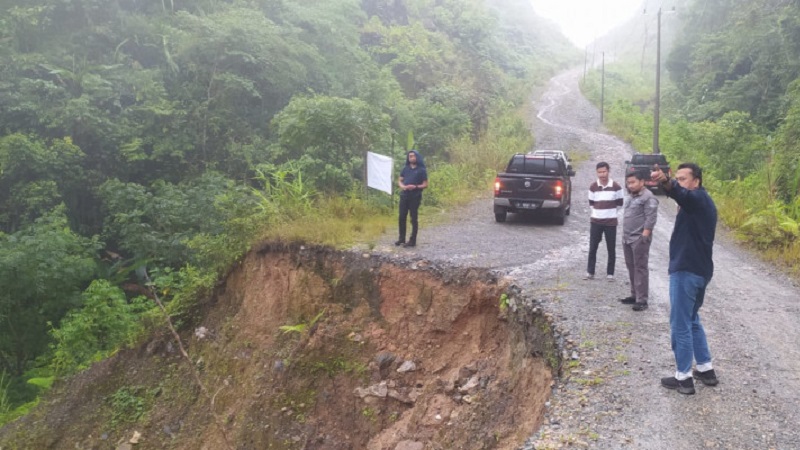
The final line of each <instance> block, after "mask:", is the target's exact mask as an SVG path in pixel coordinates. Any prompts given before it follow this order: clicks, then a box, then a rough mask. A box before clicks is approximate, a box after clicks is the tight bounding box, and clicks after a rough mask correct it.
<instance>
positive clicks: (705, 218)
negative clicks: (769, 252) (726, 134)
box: [650, 163, 717, 394]
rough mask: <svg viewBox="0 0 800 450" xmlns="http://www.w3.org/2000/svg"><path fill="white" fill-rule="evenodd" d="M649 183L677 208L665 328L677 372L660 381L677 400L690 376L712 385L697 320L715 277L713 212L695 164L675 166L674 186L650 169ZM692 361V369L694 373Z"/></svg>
mask: <svg viewBox="0 0 800 450" xmlns="http://www.w3.org/2000/svg"><path fill="white" fill-rule="evenodd" d="M650 177H651V179H652V180H653V181H656V182H658V183H660V184H661V186H662V187H663V188H664V191H665V192H666V193H667V195H668V196H669V197H670V198H673V199H675V201H676V202H677V203H678V206H679V207H680V208H679V209H678V216H677V218H676V219H675V227H674V228H673V230H672V238H671V240H670V242H669V303H670V314H669V325H670V334H671V341H672V351H673V353H674V354H675V363H676V365H677V369H676V371H675V376H673V377H666V378H662V379H661V385H662V386H664V387H665V388H667V389H676V390H677V391H678V392H680V393H681V394H694V381H693V379H692V377H693V376H694V378H697V379H698V380H699V381H701V382H702V383H703V384H705V385H707V386H715V385H716V384H717V375H716V373H715V372H714V368H713V366H712V365H711V352H710V351H709V349H708V342H707V341H706V333H705V330H704V329H703V325H702V324H701V323H700V315H699V314H698V312H699V310H700V307H701V306H703V299H704V297H705V293H706V286H708V283H709V282H710V281H711V276H712V275H713V274H714V261H713V259H712V249H713V246H714V235H715V233H716V228H717V207H716V206H715V205H714V201H713V200H712V199H711V197H710V196H709V195H708V192H706V190H705V189H704V188H703V172H702V170H701V169H700V167H699V166H698V165H697V164H694V163H683V164H681V165H680V166H678V171H677V172H676V175H675V179H674V180H670V179H669V178H667V176H666V175H664V172H662V171H661V169H660V168H658V166H654V167H653V172H651V174H650ZM692 360H694V361H695V362H696V363H697V365H696V368H695V370H694V371H692Z"/></svg>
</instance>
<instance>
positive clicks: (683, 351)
mask: <svg viewBox="0 0 800 450" xmlns="http://www.w3.org/2000/svg"><path fill="white" fill-rule="evenodd" d="M709 281H711V279H706V278H703V277H701V276H700V275H696V274H694V273H691V272H674V273H672V274H671V275H670V277H669V303H670V312H669V326H670V331H671V339H672V351H673V352H674V353H675V363H676V364H677V371H678V372H680V373H682V374H691V371H692V360H693V359H694V360H695V361H696V362H697V364H706V363H709V362H711V352H709V350H708V342H707V341H706V332H705V330H703V325H701V324H700V315H699V314H698V311H699V310H700V307H701V306H703V298H704V297H705V294H706V286H708V282H709Z"/></svg>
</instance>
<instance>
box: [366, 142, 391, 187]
mask: <svg viewBox="0 0 800 450" xmlns="http://www.w3.org/2000/svg"><path fill="white" fill-rule="evenodd" d="M392 165H393V162H392V158H390V157H388V156H383V155H379V154H377V153H372V152H367V186H369V187H371V188H373V189H377V190H379V191H383V192H386V193H387V194H390V195H391V193H392Z"/></svg>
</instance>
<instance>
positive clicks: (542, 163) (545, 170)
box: [506, 155, 561, 175]
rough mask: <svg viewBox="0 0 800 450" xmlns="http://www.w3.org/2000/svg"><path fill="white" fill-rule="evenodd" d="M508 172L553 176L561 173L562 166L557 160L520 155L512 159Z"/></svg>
mask: <svg viewBox="0 0 800 450" xmlns="http://www.w3.org/2000/svg"><path fill="white" fill-rule="evenodd" d="M506 172H509V173H530V174H536V175H553V174H559V173H561V165H560V161H559V160H557V159H552V158H541V157H532V156H522V155H520V156H515V157H514V158H512V159H511V164H509V165H508V169H507V170H506Z"/></svg>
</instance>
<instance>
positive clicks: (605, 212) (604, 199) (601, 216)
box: [589, 177, 625, 226]
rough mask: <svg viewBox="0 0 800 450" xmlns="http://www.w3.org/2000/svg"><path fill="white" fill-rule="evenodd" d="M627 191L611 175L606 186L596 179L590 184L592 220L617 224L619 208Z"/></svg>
mask: <svg viewBox="0 0 800 450" xmlns="http://www.w3.org/2000/svg"><path fill="white" fill-rule="evenodd" d="M624 198H625V193H624V192H623V191H622V186H620V185H619V184H617V183H616V182H615V181H614V180H612V179H611V177H609V178H608V183H606V185H605V186H603V185H602V184H600V181H599V180H598V181H595V182H594V183H592V185H591V186H589V208H590V209H591V210H592V218H591V222H592V223H596V224H598V225H612V226H617V208H621V207H622V205H623V200H624Z"/></svg>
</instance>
